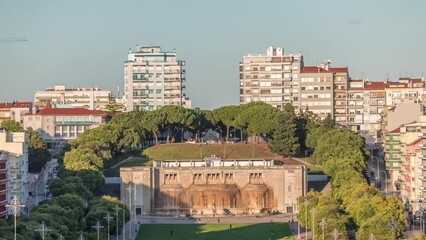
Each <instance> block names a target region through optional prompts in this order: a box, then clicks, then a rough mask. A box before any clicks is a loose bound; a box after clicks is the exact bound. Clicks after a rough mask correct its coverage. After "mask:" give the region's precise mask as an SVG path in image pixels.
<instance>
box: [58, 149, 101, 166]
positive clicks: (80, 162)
mask: <svg viewBox="0 0 426 240" xmlns="http://www.w3.org/2000/svg"><path fill="white" fill-rule="evenodd" d="M64 167H65V169H67V170H71V171H79V170H92V171H101V170H102V169H103V167H104V163H103V160H102V158H100V157H99V156H97V155H96V154H95V153H93V152H92V151H90V150H87V149H73V150H71V151H69V152H67V153H65V157H64Z"/></svg>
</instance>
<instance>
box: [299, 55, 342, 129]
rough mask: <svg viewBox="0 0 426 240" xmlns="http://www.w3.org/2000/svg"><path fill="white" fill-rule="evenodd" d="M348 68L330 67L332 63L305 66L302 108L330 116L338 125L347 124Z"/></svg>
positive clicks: (302, 80)
mask: <svg viewBox="0 0 426 240" xmlns="http://www.w3.org/2000/svg"><path fill="white" fill-rule="evenodd" d="M348 80H349V73H348V68H346V67H343V68H341V67H339V68H332V67H330V61H326V62H324V63H322V64H321V65H320V66H305V67H303V68H302V70H301V72H300V100H299V101H300V106H301V109H302V110H304V111H305V110H309V111H311V112H313V113H315V114H318V116H320V117H321V118H325V117H326V116H327V115H328V114H330V115H331V116H332V117H333V118H334V120H335V121H336V123H339V124H342V125H345V124H346V123H347V113H346V112H347V107H346V101H347V100H346V92H347V89H348V85H349V81H348Z"/></svg>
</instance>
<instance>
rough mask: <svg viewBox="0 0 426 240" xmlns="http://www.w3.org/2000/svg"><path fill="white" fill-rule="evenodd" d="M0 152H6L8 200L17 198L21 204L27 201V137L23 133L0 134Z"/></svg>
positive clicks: (3, 132)
mask: <svg viewBox="0 0 426 240" xmlns="http://www.w3.org/2000/svg"><path fill="white" fill-rule="evenodd" d="M0 151H4V152H8V153H9V154H8V155H9V158H8V169H7V174H6V175H7V178H8V183H9V186H8V194H7V195H8V197H7V198H8V199H7V202H8V203H10V202H12V198H13V196H15V195H16V196H17V197H18V198H19V201H20V202H21V203H23V204H26V203H27V200H28V189H27V174H28V135H27V133H25V132H5V131H2V132H0Z"/></svg>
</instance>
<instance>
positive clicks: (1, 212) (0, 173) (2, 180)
mask: <svg viewBox="0 0 426 240" xmlns="http://www.w3.org/2000/svg"><path fill="white" fill-rule="evenodd" d="M8 158H9V154H8V153H7V152H3V151H0V218H5V217H6V212H7V210H6V204H8V202H7V169H8V165H7V160H8Z"/></svg>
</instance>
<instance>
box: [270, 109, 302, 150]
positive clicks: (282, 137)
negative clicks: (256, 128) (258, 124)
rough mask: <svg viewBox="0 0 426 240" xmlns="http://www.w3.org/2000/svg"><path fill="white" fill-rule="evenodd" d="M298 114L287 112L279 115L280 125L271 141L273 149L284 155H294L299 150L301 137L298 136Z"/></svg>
mask: <svg viewBox="0 0 426 240" xmlns="http://www.w3.org/2000/svg"><path fill="white" fill-rule="evenodd" d="M296 130H297V125H296V116H295V115H294V113H291V112H285V113H283V114H281V115H280V116H279V117H278V127H277V128H276V129H275V131H274V132H273V134H272V140H271V141H269V145H270V148H271V151H272V152H273V153H276V154H279V155H281V156H283V157H288V156H294V155H295V154H296V153H297V151H298V150H299V147H300V144H299V139H298V137H297V136H296Z"/></svg>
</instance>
